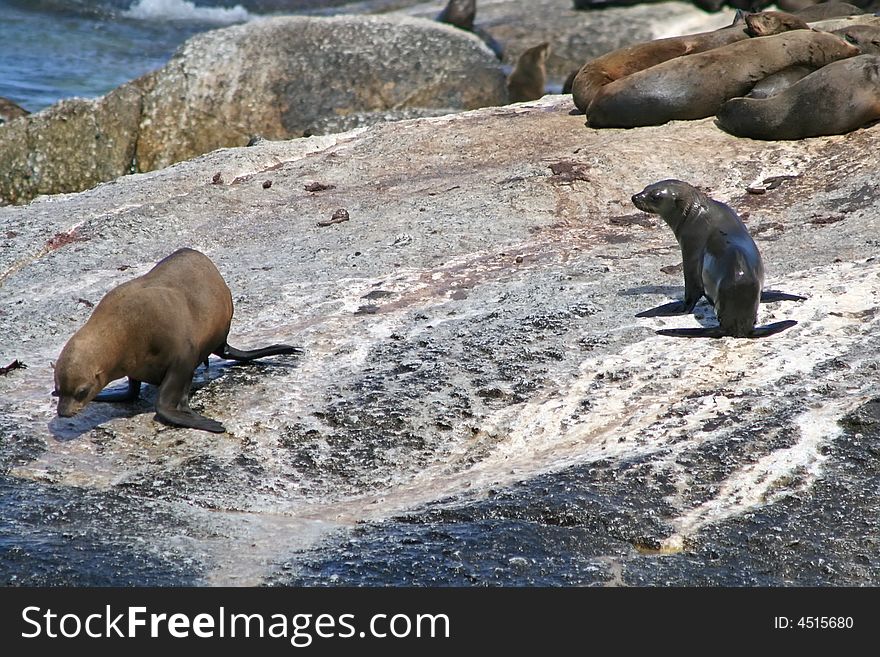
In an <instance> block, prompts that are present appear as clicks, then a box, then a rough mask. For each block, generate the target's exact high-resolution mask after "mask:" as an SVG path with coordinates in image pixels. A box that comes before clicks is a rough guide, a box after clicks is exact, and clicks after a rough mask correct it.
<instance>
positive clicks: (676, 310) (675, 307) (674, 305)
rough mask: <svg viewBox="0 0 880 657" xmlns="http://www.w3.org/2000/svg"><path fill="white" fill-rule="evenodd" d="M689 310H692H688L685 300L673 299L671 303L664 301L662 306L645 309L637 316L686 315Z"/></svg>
mask: <svg viewBox="0 0 880 657" xmlns="http://www.w3.org/2000/svg"><path fill="white" fill-rule="evenodd" d="M691 310H693V308H691ZM689 312H690V310H688V308H687V305H686V304H685V302H684V301H672V302H671V303H664V304H663V305H662V306H657V307H656V308H651V309H650V310H643V311H642V312H640V313H638V314H637V315H636V317H669V316H671V315H685V314H687V313H689Z"/></svg>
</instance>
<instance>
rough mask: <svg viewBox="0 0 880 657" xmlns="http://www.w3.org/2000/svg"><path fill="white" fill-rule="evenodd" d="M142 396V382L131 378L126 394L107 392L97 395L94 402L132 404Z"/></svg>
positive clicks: (116, 391) (117, 391)
mask: <svg viewBox="0 0 880 657" xmlns="http://www.w3.org/2000/svg"><path fill="white" fill-rule="evenodd" d="M140 394H141V382H140V381H136V380H135V379H132V378H131V377H129V379H128V388H126V390H125V392H121V391H119V390H115V391H111V390H105V391H103V392H100V393H98V394H97V395H95V399H94V401H98V402H132V401H134V400H136V399H137V398H138V396H139V395H140Z"/></svg>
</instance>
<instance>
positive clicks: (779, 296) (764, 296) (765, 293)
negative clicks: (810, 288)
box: [761, 290, 807, 303]
mask: <svg viewBox="0 0 880 657" xmlns="http://www.w3.org/2000/svg"><path fill="white" fill-rule="evenodd" d="M806 300H807V297H802V296H800V295H797V294H788V293H787V292H780V291H779V290H762V291H761V303H771V302H773V301H806Z"/></svg>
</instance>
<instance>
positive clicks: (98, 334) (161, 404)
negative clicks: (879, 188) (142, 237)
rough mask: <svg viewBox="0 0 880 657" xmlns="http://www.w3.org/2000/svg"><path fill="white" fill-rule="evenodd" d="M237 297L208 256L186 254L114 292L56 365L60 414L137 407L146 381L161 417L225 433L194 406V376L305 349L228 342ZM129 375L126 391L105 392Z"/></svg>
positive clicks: (177, 253) (169, 259)
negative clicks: (202, 369) (127, 404)
mask: <svg viewBox="0 0 880 657" xmlns="http://www.w3.org/2000/svg"><path fill="white" fill-rule="evenodd" d="M231 321H232V294H231V293H230V292H229V288H228V287H227V286H226V283H225V282H224V280H223V277H222V276H221V275H220V272H219V271H217V268H216V267H215V266H214V263H212V262H211V260H210V259H209V258H208V257H207V256H205V255H204V254H202V253H200V252H198V251H194V250H193V249H180V250H178V251H175V252H174V253H172V254H171V255H169V256H168V257H167V258H165V259H163V260H161V261H160V262H159V263H158V264H157V265H156V266H155V267H153V268H152V269H151V270H150V271H149V272H147V273H146V274H144V275H143V276H140V277H138V278H135V279H133V280H130V281H128V282H127V283H123V284H122V285H119V286H118V287H116V288H114V289H112V290H110V291H109V292H108V293H107V294H106V295H105V296H104V298H103V299H101V301H100V303H98V305H97V306H96V307H95V310H94V311H93V312H92V316H91V317H90V318H89V320H88V321H87V322H86V324H85V325H84V326H83V327H82V328H81V329H80V330H79V331H77V332H76V333H75V334H74V336H73V337H72V338H70V340H68V342H67V344H66V345H65V346H64V349H63V350H62V351H61V356H59V358H58V362H56V363H55V390H54V392H53V393H52V394H53V395H55V396H57V397H58V408H57V412H58V415H60V416H62V417H70V416H72V415H76V414H77V413H79V412H80V411H81V410H82V409H83V408H84V407H85V405H86V404H88V403H89V402H90V401H92V400H93V399H94V400H96V401H131V400H134V399H136V398H137V396H138V393H139V392H140V387H141V382H142V381H144V382H146V383H152V384H153V385H157V386H159V397H158V400H157V401H156V418H157V419H159V420H161V421H163V422H165V423H167V424H172V425H176V426H180V427H190V428H193V429H203V430H205V431H213V432H215V433H222V432H223V431H225V429H224V427H223V425H222V424H220V423H219V422H217V421H215V420H211V419H208V418H206V417H203V416H201V415H199V414H198V413H196V412H195V411H193V410H192V409H191V408H190V407H189V392H190V385H191V384H192V379H193V372H194V371H195V369H196V367H198V365H199V364H200V363H205V365H206V366H207V363H208V356H209V355H210V354H214V355H216V356H219V357H221V358H228V359H231V360H242V361H249V360H253V359H255V358H262V357H264V356H274V355H277V354H294V353H298V352H300V351H301V349H299V348H298V347H291V346H289V345H283V344H281V345H272V346H271V347H265V348H263V349H255V350H253V351H241V350H238V349H236V348H234V347H231V346H230V345H229V344H228V343H227V342H226V336H227V334H228V333H229V326H230V323H231ZM124 376H125V377H128V390H127V391H126V392H124V393H105V394H102V395H99V394H98V393H100V392H101V390H103V388H104V387H105V386H106V385H107V384H108V383H109V382H110V381H114V380H116V379H119V378H122V377H124Z"/></svg>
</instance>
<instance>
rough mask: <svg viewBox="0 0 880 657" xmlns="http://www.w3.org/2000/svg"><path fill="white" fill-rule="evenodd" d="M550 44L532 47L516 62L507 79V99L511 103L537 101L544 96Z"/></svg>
mask: <svg viewBox="0 0 880 657" xmlns="http://www.w3.org/2000/svg"><path fill="white" fill-rule="evenodd" d="M549 54H550V44H549V43H547V42H546V41H545V42H544V43H541V44H538V45H537V46H532V47H531V48H529V49H528V50H526V51H525V52H523V54H522V55H520V56H519V59H518V60H517V62H516V66H515V67H514V69H513V72H511V74H510V75H509V76H508V78H507V97H508V101H509V102H511V103H520V102H523V101H526V100H537V99H538V98H540V97H541V96H543V95H544V87H545V85H546V83H547V56H548V55H549Z"/></svg>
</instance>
